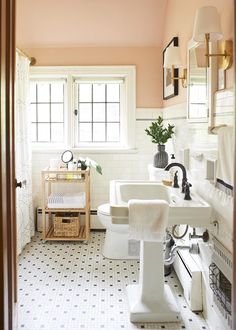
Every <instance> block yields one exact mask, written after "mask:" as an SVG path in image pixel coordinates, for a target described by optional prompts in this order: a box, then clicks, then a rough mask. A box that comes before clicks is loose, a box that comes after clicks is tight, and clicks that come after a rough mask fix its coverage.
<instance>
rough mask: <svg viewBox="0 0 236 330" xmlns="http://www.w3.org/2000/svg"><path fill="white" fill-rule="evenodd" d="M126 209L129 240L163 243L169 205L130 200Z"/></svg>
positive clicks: (162, 202) (159, 202)
mask: <svg viewBox="0 0 236 330" xmlns="http://www.w3.org/2000/svg"><path fill="white" fill-rule="evenodd" d="M128 208H129V238H131V239H136V240H143V241H152V242H153V241H158V242H160V241H163V237H164V235H165V230H166V227H167V223H168V214H169V204H168V203H167V202H166V201H164V200H160V199H155V200H139V199H131V200H129V202H128Z"/></svg>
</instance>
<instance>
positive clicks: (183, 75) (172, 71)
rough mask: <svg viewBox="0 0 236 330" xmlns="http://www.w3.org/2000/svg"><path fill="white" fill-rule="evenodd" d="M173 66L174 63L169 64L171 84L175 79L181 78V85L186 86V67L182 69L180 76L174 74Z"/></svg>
mask: <svg viewBox="0 0 236 330" xmlns="http://www.w3.org/2000/svg"><path fill="white" fill-rule="evenodd" d="M174 72H175V68H174V65H172V66H171V80H172V84H173V85H174V81H175V80H181V82H182V87H183V88H186V87H187V69H183V74H182V76H180V77H175V76H174Z"/></svg>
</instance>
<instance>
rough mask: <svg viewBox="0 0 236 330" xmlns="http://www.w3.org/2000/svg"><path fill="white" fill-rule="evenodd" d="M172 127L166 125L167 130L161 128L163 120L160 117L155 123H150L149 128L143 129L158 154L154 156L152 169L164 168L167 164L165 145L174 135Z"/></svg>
mask: <svg viewBox="0 0 236 330" xmlns="http://www.w3.org/2000/svg"><path fill="white" fill-rule="evenodd" d="M174 127H175V126H174V125H170V124H168V126H167V128H166V127H164V126H163V118H161V117H160V116H159V117H158V118H157V120H156V121H155V122H152V124H151V126H149V128H146V129H145V132H146V133H147V135H149V136H151V138H152V142H153V143H156V144H157V145H158V146H157V148H158V152H157V153H156V154H155V155H154V162H153V166H154V167H159V168H165V167H166V166H167V164H168V154H167V152H166V151H165V143H166V142H167V141H168V139H170V138H171V137H172V135H173V134H174V131H173V129H174Z"/></svg>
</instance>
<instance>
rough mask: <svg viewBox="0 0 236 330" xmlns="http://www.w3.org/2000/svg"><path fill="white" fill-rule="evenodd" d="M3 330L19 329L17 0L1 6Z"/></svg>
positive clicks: (0, 313) (0, 306)
mask: <svg viewBox="0 0 236 330" xmlns="http://www.w3.org/2000/svg"><path fill="white" fill-rule="evenodd" d="M0 75H1V82H0V93H1V94H0V96H1V101H0V130H1V135H0V329H4V330H11V329H14V328H16V327H15V323H16V312H15V311H16V299H17V295H16V292H17V287H16V283H17V281H16V230H15V229H16V228H15V209H16V207H15V174H14V172H15V171H14V166H15V164H14V79H15V77H14V76H15V0H1V7H0Z"/></svg>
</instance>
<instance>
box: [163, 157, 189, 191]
mask: <svg viewBox="0 0 236 330" xmlns="http://www.w3.org/2000/svg"><path fill="white" fill-rule="evenodd" d="M174 166H177V167H180V168H181V170H182V172H183V178H182V193H184V192H185V185H186V182H187V181H188V180H187V171H186V168H185V167H184V165H182V164H180V163H170V164H168V165H167V166H166V167H165V171H169V170H170V169H171V167H174Z"/></svg>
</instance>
